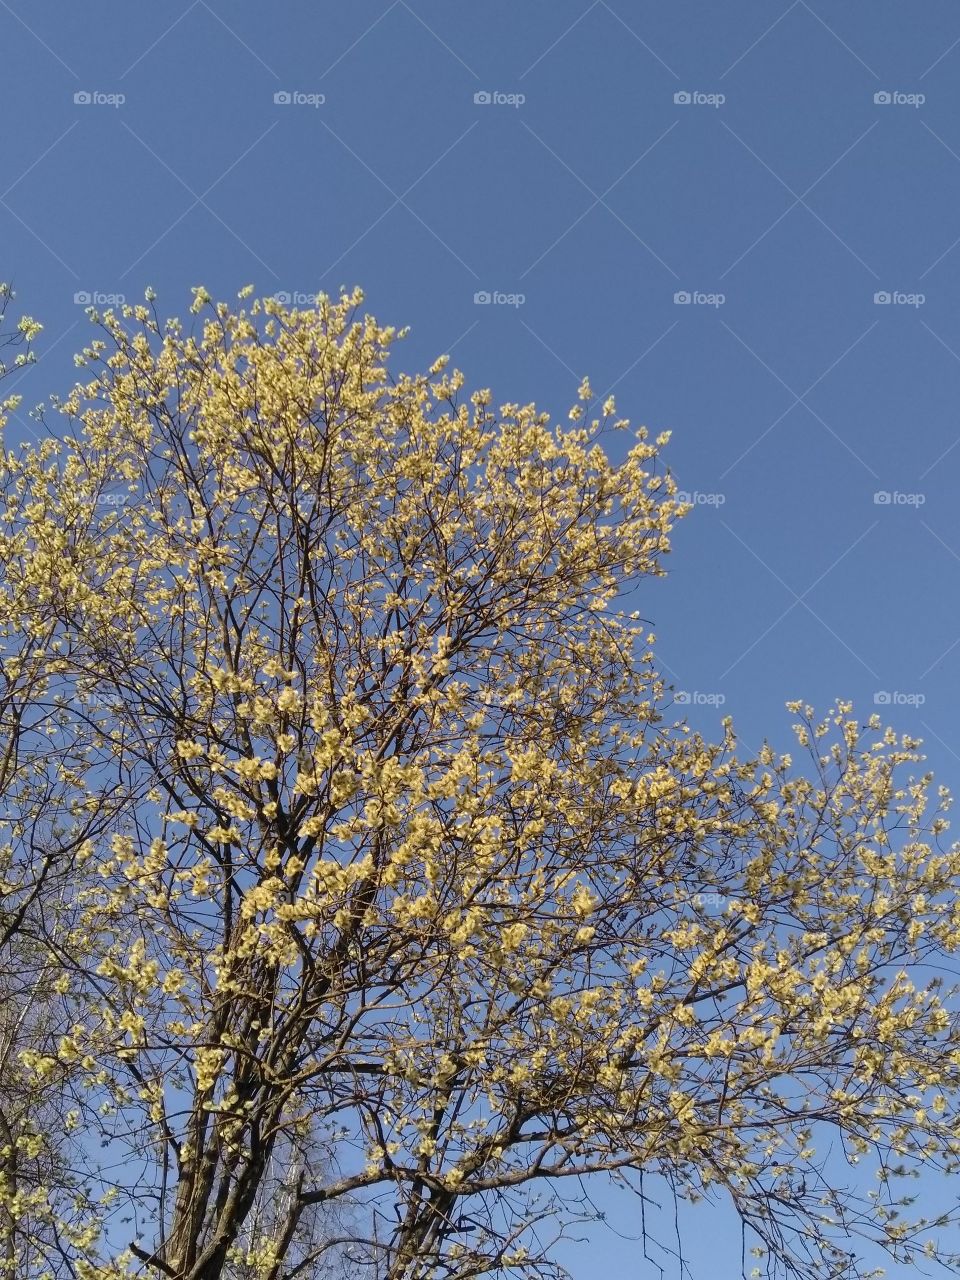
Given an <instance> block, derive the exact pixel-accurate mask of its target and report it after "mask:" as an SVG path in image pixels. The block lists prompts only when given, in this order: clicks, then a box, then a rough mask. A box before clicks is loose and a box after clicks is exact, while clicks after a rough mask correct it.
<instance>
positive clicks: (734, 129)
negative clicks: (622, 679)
mask: <svg viewBox="0 0 960 1280" xmlns="http://www.w3.org/2000/svg"><path fill="white" fill-rule="evenodd" d="M0 49H2V65H3V76H2V77H0V112H2V119H3V122H4V125H3V133H2V138H3V141H2V148H3V163H2V168H0V279H12V281H13V283H14V285H15V287H16V289H17V291H18V295H19V297H18V301H19V305H20V306H21V307H22V308H23V309H24V310H26V311H28V312H30V313H31V314H33V315H35V316H36V317H37V318H38V319H40V320H42V321H43V323H44V325H45V332H44V335H43V337H42V339H41V341H40V344H39V347H40V353H41V360H40V363H39V365H38V366H37V367H36V368H34V369H31V370H29V371H28V372H27V373H26V374H25V375H24V376H23V377H22V379H21V380H20V382H19V386H18V387H17V390H18V391H20V392H21V393H22V394H23V395H24V398H25V403H24V406H23V412H22V413H21V414H20V415H19V416H18V418H17V420H16V421H15V422H13V423H12V424H11V426H10V427H9V428H8V431H7V436H8V442H9V443H14V442H15V441H16V440H18V439H26V438H28V435H29V433H30V427H31V424H30V422H29V420H28V419H27V417H26V410H27V409H28V408H29V407H30V406H32V405H33V404H35V403H36V402H37V401H38V400H40V399H42V398H44V397H45V396H47V395H48V394H49V393H50V392H51V391H59V392H63V391H65V390H66V389H67V388H68V386H69V385H70V384H71V383H72V382H73V380H74V377H75V373H74V370H73V365H72V354H73V352H74V350H75V349H77V348H78V347H79V346H80V345H81V344H82V343H83V342H84V341H85V340H86V337H87V330H88V327H89V326H88V321H87V320H86V318H85V315H84V311H83V303H84V302H85V301H87V300H89V298H90V297H92V296H93V295H109V294H123V295H125V296H126V299H127V300H128V301H134V302H135V301H138V300H139V299H140V298H141V297H142V294H143V290H144V289H145V288H146V287H147V286H153V287H154V288H156V290H157V291H158V294H159V306H160V307H161V309H162V310H163V311H165V312H168V313H169V312H174V313H175V312H184V311H185V310H186V308H187V306H188V305H189V301H190V297H189V289H190V287H191V286H193V285H197V284H200V283H203V284H204V285H206V286H207V288H208V289H210V291H211V292H212V293H213V294H214V295H215V296H217V297H222V298H226V299H228V300H232V299H233V298H234V297H235V294H236V291H237V290H238V289H239V288H240V287H242V286H243V285H245V284H247V283H253V284H255V285H256V286H257V289H258V290H259V291H260V292H263V293H275V292H279V291H283V292H285V293H287V294H290V295H294V294H297V293H301V294H304V295H305V294H309V293H315V292H316V291H317V290H318V289H322V290H325V291H327V292H329V293H334V294H335V293H336V292H337V291H338V289H339V287H340V286H341V285H347V286H353V285H356V284H359V285H361V286H362V287H363V288H364V290H365V291H366V293H367V300H368V305H369V309H370V310H372V311H374V312H375V313H376V314H377V316H378V318H379V319H380V320H381V322H382V323H389V324H395V325H397V326H400V325H406V324H409V325H411V326H412V332H411V334H410V336H409V338H407V339H406V341H405V343H404V344H402V345H401V346H400V347H398V348H395V354H394V362H395V367H396V368H402V367H407V368H411V369H412V368H420V367H422V366H423V365H424V364H425V363H427V362H429V361H430V360H432V359H433V358H434V357H435V356H436V355H437V354H439V353H440V352H445V351H449V352H451V353H452V357H453V361H454V363H455V364H456V365H458V366H459V367H460V368H462V369H464V371H465V373H466V375H467V383H468V387H470V388H473V387H477V386H490V387H492V388H493V391H494V398H495V401H496V402H504V401H513V402H520V403H525V402H527V401H530V400H535V401H536V402H537V403H538V404H539V405H540V406H541V407H542V408H544V409H548V410H550V411H551V412H552V413H553V414H554V415H555V416H557V417H563V416H565V414H566V411H567V409H568V408H569V406H570V405H571V404H572V403H573V401H574V398H575V394H576V388H577V386H578V384H579V382H580V379H581V378H582V376H583V375H584V374H589V376H590V378H591V382H592V384H593V387H594V389H595V391H597V393H598V394H601V395H605V394H606V393H607V392H608V391H610V390H612V391H613V392H614V394H615V395H616V398H617V403H618V408H619V410H620V412H621V413H623V414H624V415H626V416H629V417H630V418H631V419H633V420H634V421H635V422H636V423H637V424H640V423H645V424H646V425H648V426H649V427H650V428H651V431H652V432H653V433H654V434H655V433H657V432H659V431H662V430H665V429H671V430H672V431H673V433H674V435H673V440H672V442H671V445H670V446H669V449H668V451H667V455H666V456H667V459H668V461H669V463H670V465H671V466H672V468H673V470H674V473H675V474H676V476H677V478H678V480H679V483H680V487H681V488H682V489H683V490H685V491H686V492H688V493H691V494H693V495H695V503H696V507H695V511H694V513H693V514H692V515H691V516H689V517H688V519H687V520H686V521H684V522H683V523H682V525H681V526H680V527H679V528H678V529H677V532H676V536H675V540H674V548H675V550H674V554H673V555H672V556H671V558H670V561H669V565H670V568H671V574H670V577H669V578H668V579H667V580H666V581H665V582H658V583H653V584H650V585H645V586H644V587H643V588H642V589H641V590H640V591H639V592H638V595H637V600H636V603H635V605H634V606H632V607H637V608H639V609H640V610H641V612H642V613H643V615H644V616H645V617H647V618H649V619H651V620H652V621H653V623H654V624H655V630H656V632H657V635H658V637H659V653H660V658H661V663H662V664H663V666H664V668H665V669H666V671H667V672H668V674H669V677H670V678H671V679H672V681H673V683H674V684H675V686H676V688H677V689H678V690H679V691H682V692H683V693H684V694H686V695H687V698H688V704H687V709H688V711H689V718H690V720H691V722H693V723H695V724H697V725H698V726H700V727H703V728H704V729H705V730H709V731H713V730H714V729H715V727H716V725H717V722H718V720H719V718H720V716H721V715H723V714H726V713H730V714H732V715H733V716H734V719H735V722H736V723H737V725H738V726H739V728H740V730H741V731H742V733H743V736H744V738H745V740H746V742H747V743H749V744H750V746H751V747H753V746H756V745H757V744H758V743H759V741H760V739H761V738H762V737H764V736H767V737H769V738H770V739H771V741H772V742H774V744H775V745H777V746H778V747H779V748H780V749H784V750H789V749H790V747H791V745H792V734H791V730H790V722H791V717H790V715H789V714H788V713H787V712H786V711H785V710H784V706H783V704H784V702H785V701H786V700H787V699H790V698H795V697H801V698H804V699H806V700H807V701H809V702H811V703H813V704H814V705H815V706H817V707H818V708H823V707H825V706H826V705H827V704H829V702H830V701H831V700H832V699H834V698H836V697H838V696H841V697H849V698H851V699H853V701H854V703H855V706H856V709H857V711H858V713H860V714H861V716H862V717H863V718H865V717H866V716H867V715H869V714H870V713H871V712H872V711H873V710H874V709H875V707H877V708H878V709H879V710H881V712H883V713H884V714H885V715H886V716H887V717H888V719H889V721H890V722H891V723H893V724H894V725H895V726H897V727H898V728H899V729H902V730H905V731H911V732H915V733H917V734H918V735H919V736H921V737H923V738H924V739H925V742H926V746H927V751H928V755H929V759H930V763H931V765H932V767H933V768H934V769H935V770H936V771H937V773H938V775H939V776H940V777H941V778H942V780H943V781H944V782H946V783H947V784H948V785H949V784H952V785H953V786H954V788H956V787H957V786H958V785H960V746H958V741H957V732H956V723H957V694H958V689H960V681H958V672H960V622H958V617H957V609H956V607H955V604H954V601H955V599H956V595H957V585H958V581H960V526H958V520H960V508H958V504H957V500H956V488H957V478H958V476H960V449H958V448H957V444H958V440H960V435H958V411H960V395H958V391H960V307H958V305H957V303H958V299H960V75H958V71H960V6H958V5H957V4H956V3H951V2H950V0H925V2H924V3H923V4H922V5H920V4H917V3H916V0H914V2H913V3H907V2H906V0H897V2H894V0H843V3H829V0H814V2H813V3H807V2H806V0H794V2H793V3H790V4H786V3H784V4H783V5H782V6H781V3H780V0H726V2H725V3H723V4H716V3H715V2H714V3H707V2H706V0H673V3H669V4H663V3H657V2H656V0H593V2H591V0H522V3H518V2H517V0H480V2H479V3H477V2H475V3H466V2H465V0H460V2H456V0H353V2H352V3H347V4H344V3H339V4H331V3H328V2H327V0H277V2H276V3H274V4H261V3H253V0H231V2H230V3H229V4H228V3H227V0H193V2H192V3H191V2H190V0H169V2H167V3H163V4H152V5H147V4H137V5H131V4H119V3H103V2H102V0H93V2H92V3H91V2H88V3H85V4H83V5H76V4H67V3H65V0H59V2H58V3H51V2H49V0H34V2H33V3H31V4H28V3H26V2H25V0H14V2H11V3H7V2H6V0H0ZM478 94H480V95H487V96H488V98H489V99H490V100H489V101H475V96H476V95H478ZM277 95H279V96H280V98H279V100H277ZM878 95H879V99H878ZM121 97H122V99H123V100H122V101H121V100H120V98H121ZM284 97H286V98H288V99H289V101H284V100H283V99H284ZM321 97H322V101H320V99H321ZM84 99H87V100H84ZM684 99H687V100H684ZM492 294H497V295H500V298H499V300H495V301H490V302H488V303H483V302H479V301H476V300H475V299H476V296H477V295H481V296H483V295H492ZM678 295H680V297H689V298H690V299H691V300H690V301H687V302H683V301H679V300H678ZM75 299H78V300H75ZM521 299H522V300H521ZM883 299H889V300H888V301H884V300H883ZM877 495H881V496H883V495H886V497H887V498H888V499H889V500H888V501H878V500H877ZM598 1200H599V1203H600V1204H601V1205H602V1206H603V1207H604V1208H605V1209H606V1210H607V1211H608V1212H609V1213H610V1215H611V1219H612V1220H613V1221H615V1223H616V1225H617V1228H618V1230H621V1231H623V1232H624V1233H626V1234H628V1235H629V1234H631V1233H635V1230H636V1216H635V1212H634V1211H633V1209H632V1208H630V1206H628V1205H626V1204H625V1203H623V1204H621V1200H620V1198H618V1197H614V1198H611V1197H610V1196H609V1195H604V1194H603V1192H602V1191H601V1192H600V1194H599V1196H598ZM670 1213H671V1214H672V1210H671V1211H670ZM682 1225H683V1227H684V1229H683V1232H682V1234H683V1243H684V1248H685V1251H686V1252H687V1253H688V1254H689V1256H690V1257H691V1258H692V1260H693V1274H694V1275H695V1276H696V1277H700V1276H705V1277H713V1276H720V1277H724V1276H728V1275H729V1276H732V1275H735V1274H737V1273H738V1272H739V1236H738V1233H737V1231H736V1224H735V1222H733V1221H732V1219H731V1216H730V1214H729V1213H712V1212H711V1211H709V1210H703V1209H701V1208H698V1209H697V1210H696V1212H695V1213H694V1212H692V1211H690V1210H687V1211H686V1212H685V1213H684V1215H683V1218H682ZM668 1227H669V1230H668V1231H667V1232H666V1233H664V1235H665V1239H666V1242H667V1243H670V1241H671V1239H672V1238H673V1239H675V1237H672V1231H673V1224H672V1217H671V1216H670V1215H668ZM589 1238H590V1244H589V1246H581V1247H580V1248H579V1249H570V1250H567V1251H565V1252H564V1255H563V1256H564V1260H565V1261H566V1262H567V1264H568V1265H569V1266H570V1268H571V1270H572V1273H573V1275H574V1276H575V1277H576V1280H595V1278H598V1277H606V1276H608V1275H610V1274H615V1275H630V1276H637V1277H641V1278H642V1280H647V1277H656V1276H657V1275H658V1272H657V1270H656V1268H655V1267H653V1266H651V1265H650V1264H647V1263H644V1262H643V1259H642V1255H641V1252H640V1250H639V1247H638V1245H637V1244H636V1242H635V1241H633V1240H629V1239H622V1238H620V1237H619V1236H617V1235H615V1234H613V1233H611V1232H607V1231H605V1230H604V1229H602V1228H600V1227H597V1228H594V1229H591V1231H590V1232H589ZM951 1243H952V1244H955V1241H951ZM661 1262H662V1265H664V1266H665V1268H666V1275H667V1276H668V1277H672V1276H675V1275H678V1274H679V1268H678V1266H677V1263H676V1260H670V1259H668V1258H665V1257H662V1256H661ZM888 1274H889V1275H890V1276H893V1277H896V1276H899V1275H906V1274H907V1272H906V1270H905V1269H899V1270H898V1269H897V1268H896V1267H894V1266H891V1267H890V1268H889V1272H888ZM910 1274H916V1272H915V1271H911V1273H910Z"/></svg>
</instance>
